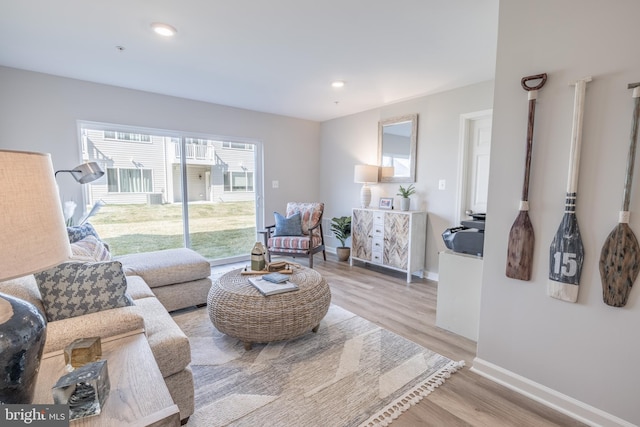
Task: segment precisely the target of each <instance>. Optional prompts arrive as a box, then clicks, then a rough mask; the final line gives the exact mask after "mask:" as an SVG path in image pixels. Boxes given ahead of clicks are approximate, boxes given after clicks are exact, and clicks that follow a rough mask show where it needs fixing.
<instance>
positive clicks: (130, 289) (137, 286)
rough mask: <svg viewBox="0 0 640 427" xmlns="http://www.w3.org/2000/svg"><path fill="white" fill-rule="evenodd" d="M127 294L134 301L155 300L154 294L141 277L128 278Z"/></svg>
mask: <svg viewBox="0 0 640 427" xmlns="http://www.w3.org/2000/svg"><path fill="white" fill-rule="evenodd" d="M126 279H127V294H128V295H129V296H130V297H131V299H132V300H134V304H135V300H137V299H140V298H153V297H155V295H154V293H153V292H152V291H151V289H150V288H149V285H147V282H145V281H144V280H143V279H142V277H140V276H127V277H126Z"/></svg>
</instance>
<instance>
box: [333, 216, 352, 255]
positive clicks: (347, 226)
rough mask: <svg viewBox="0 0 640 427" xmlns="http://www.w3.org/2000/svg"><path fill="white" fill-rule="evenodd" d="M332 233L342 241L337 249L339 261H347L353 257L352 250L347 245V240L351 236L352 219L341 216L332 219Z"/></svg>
mask: <svg viewBox="0 0 640 427" xmlns="http://www.w3.org/2000/svg"><path fill="white" fill-rule="evenodd" d="M331 231H333V234H334V235H335V236H336V239H338V240H339V241H340V246H338V247H337V248H336V255H338V261H346V260H348V259H349V256H350V255H351V248H349V247H348V246H347V245H346V243H345V242H346V240H347V239H348V238H349V236H351V217H350V216H341V217H334V218H331Z"/></svg>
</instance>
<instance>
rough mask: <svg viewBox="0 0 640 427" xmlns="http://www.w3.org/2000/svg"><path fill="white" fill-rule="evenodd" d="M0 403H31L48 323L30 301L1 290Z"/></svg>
mask: <svg viewBox="0 0 640 427" xmlns="http://www.w3.org/2000/svg"><path fill="white" fill-rule="evenodd" d="M0 313H1V314H0V350H1V351H0V367H1V368H0V369H1V371H0V403H7V404H27V403H32V400H33V393H34V391H35V385H36V380H37V377H38V370H39V369H40V359H41V358H42V350H43V349H44V341H45V338H46V336H47V333H46V332H47V329H46V328H47V324H46V322H45V320H44V317H42V314H40V312H39V311H38V309H37V308H36V307H35V306H34V305H33V304H30V303H28V302H27V301H23V300H21V299H18V298H15V297H12V296H10V295H6V294H0Z"/></svg>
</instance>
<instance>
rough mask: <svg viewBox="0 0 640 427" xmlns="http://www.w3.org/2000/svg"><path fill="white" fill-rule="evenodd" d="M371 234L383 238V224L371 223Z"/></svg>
mask: <svg viewBox="0 0 640 427" xmlns="http://www.w3.org/2000/svg"><path fill="white" fill-rule="evenodd" d="M371 236H372V237H374V238H376V237H380V238H383V237H384V224H376V223H375V222H374V223H373V227H372V228H371Z"/></svg>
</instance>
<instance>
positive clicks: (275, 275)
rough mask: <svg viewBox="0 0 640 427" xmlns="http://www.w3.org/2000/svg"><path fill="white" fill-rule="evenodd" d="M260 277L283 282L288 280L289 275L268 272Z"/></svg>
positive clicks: (273, 281)
mask: <svg viewBox="0 0 640 427" xmlns="http://www.w3.org/2000/svg"><path fill="white" fill-rule="evenodd" d="M262 278H263V279H264V280H267V281H269V282H272V283H284V282H286V281H287V280H289V275H288V274H282V273H269V274H265V275H263V276H262Z"/></svg>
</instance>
